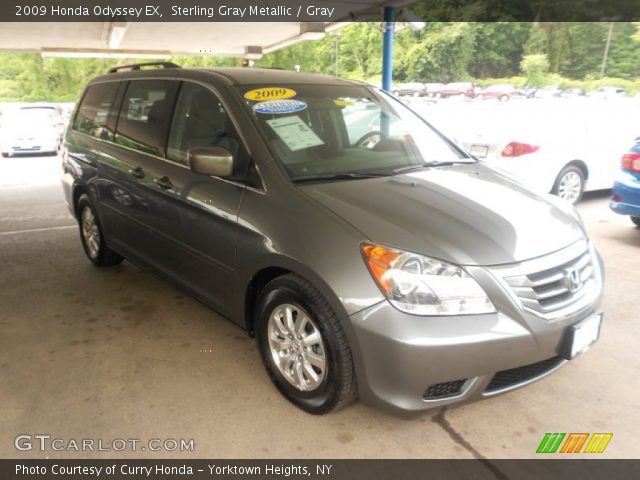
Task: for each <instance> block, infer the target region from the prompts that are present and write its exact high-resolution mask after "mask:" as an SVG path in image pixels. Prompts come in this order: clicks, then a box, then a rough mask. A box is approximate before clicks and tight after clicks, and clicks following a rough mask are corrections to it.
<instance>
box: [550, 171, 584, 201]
mask: <svg viewBox="0 0 640 480" xmlns="http://www.w3.org/2000/svg"><path fill="white" fill-rule="evenodd" d="M551 193H553V194H554V195H557V196H558V197H560V198H562V199H564V200H566V201H567V202H569V203H571V204H573V205H575V204H576V203H578V202H579V201H580V199H581V198H582V194H583V193H584V173H583V172H582V170H581V169H580V168H578V167H576V166H575V165H569V166H567V167H565V168H563V169H562V171H561V172H560V173H559V174H558V177H557V178H556V181H555V183H554V184H553V189H552V190H551Z"/></svg>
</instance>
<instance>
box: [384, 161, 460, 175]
mask: <svg viewBox="0 0 640 480" xmlns="http://www.w3.org/2000/svg"><path fill="white" fill-rule="evenodd" d="M457 163H471V162H463V161H457V162H452V161H446V162H439V161H437V160H434V161H433V162H425V163H421V164H420V165H407V166H405V167H400V168H396V169H394V170H393V173H405V172H412V171H414V170H422V169H423V168H430V167H448V166H450V165H455V164H457Z"/></svg>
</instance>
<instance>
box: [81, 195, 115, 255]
mask: <svg viewBox="0 0 640 480" xmlns="http://www.w3.org/2000/svg"><path fill="white" fill-rule="evenodd" d="M76 211H77V212H78V227H79V229H80V240H81V241H82V247H83V248H84V253H85V254H86V255H87V257H88V258H89V260H91V262H92V263H93V264H94V265H96V266H98V267H108V266H111V265H117V264H118V263H120V262H122V260H123V258H122V257H121V256H120V255H118V254H117V253H116V252H114V251H113V250H111V249H110V248H109V247H108V246H107V245H106V243H105V239H104V235H103V233H102V227H101V226H100V221H99V219H98V215H97V214H96V210H95V208H94V206H93V203H92V202H91V198H90V197H89V195H87V194H86V193H83V194H82V195H80V198H79V199H78V203H77V205H76Z"/></svg>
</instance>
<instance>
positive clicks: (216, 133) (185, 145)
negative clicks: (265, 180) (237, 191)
mask: <svg viewBox="0 0 640 480" xmlns="http://www.w3.org/2000/svg"><path fill="white" fill-rule="evenodd" d="M204 146H218V147H224V148H226V149H227V150H229V151H230V152H231V154H232V155H233V158H234V163H235V168H234V177H244V176H245V175H246V172H247V170H248V166H249V165H248V164H249V157H248V154H247V152H246V150H245V149H244V148H243V146H242V142H241V141H240V137H239V136H238V134H237V132H236V130H235V128H234V125H233V122H232V121H231V118H230V117H229V114H228V113H227V112H226V111H225V109H224V107H223V106H222V103H221V102H220V100H219V99H218V97H216V96H215V95H214V94H213V93H212V92H211V91H210V90H207V89H206V88H204V87H201V86H200V85H196V84H193V83H188V82H185V83H184V84H183V85H182V88H181V89H180V96H179V97H178V102H177V104H176V109H175V113H174V115H173V123H172V125H171V133H170V134H169V145H168V147H167V158H168V159H169V160H173V161H174V162H178V163H182V164H184V165H186V164H187V163H188V162H187V152H188V151H189V149H191V148H193V147H204Z"/></svg>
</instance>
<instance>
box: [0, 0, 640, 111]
mask: <svg viewBox="0 0 640 480" xmlns="http://www.w3.org/2000/svg"><path fill="white" fill-rule="evenodd" d="M486 7H487V3H486V2H485V3H483V2H474V1H471V0H468V1H456V2H440V1H437V0H422V1H421V2H418V3H417V4H416V5H415V8H414V10H415V11H416V13H418V14H420V15H422V16H425V15H427V16H428V18H434V19H435V18H446V17H447V15H450V14H455V15H456V18H460V19H466V20H468V21H467V22H456V23H450V22H428V23H427V24H426V26H425V28H423V29H422V30H420V31H418V32H414V31H411V30H410V29H408V28H404V25H403V24H401V23H397V24H396V34H395V45H394V81H396V82H404V81H419V82H430V81H434V82H448V81H456V80H465V79H471V78H476V79H478V82H479V83H480V84H486V83H490V82H494V81H495V82H497V79H502V80H501V82H506V83H513V84H515V85H521V84H525V83H529V84H535V85H550V84H553V85H560V86H580V88H586V89H592V88H597V87H598V86H601V85H605V84H606V85H610V84H611V85H612V86H621V87H624V88H627V89H630V90H631V91H636V90H638V78H639V77H640V22H636V23H631V22H626V23H625V22H617V23H615V24H613V34H612V37H611V46H610V51H609V56H608V60H607V64H606V69H605V74H606V77H605V78H604V79H602V80H598V78H599V77H600V69H601V66H602V59H603V54H604V49H605V44H606V40H607V35H608V32H609V26H610V24H609V23H608V22H601V23H588V22H583V23H549V22H539V23H519V22H509V21H496V22H493V23H477V22H474V21H473V20H474V18H478V16H479V15H482V16H484V17H486V15H488V14H491V12H488V11H485V10H482V9H483V8H486ZM505 8H506V7H505ZM513 8H514V9H515V10H514V11H513V12H512V13H514V12H515V13H517V11H518V9H517V8H516V7H513ZM518 8H521V7H518ZM515 13H514V14H515ZM425 18H427V17H425ZM495 18H496V20H510V19H511V18H512V17H510V14H509V11H508V10H504V9H503V10H500V11H499V12H497V13H496V17H495ZM243 28H244V27H243ZM247 28H248V27H247ZM169 60H171V61H173V62H175V63H178V64H179V65H183V66H185V67H219V66H240V64H241V59H239V58H216V57H210V56H202V57H174V58H171V59H169ZM136 61H143V62H144V61H149V60H144V59H135V58H131V59H122V60H117V59H99V58H42V57H41V56H40V55H38V54H35V53H2V54H0V101H37V100H48V101H74V100H76V99H77V98H78V96H79V95H80V93H81V91H82V88H83V87H84V85H86V83H87V82H88V81H89V80H90V79H91V78H93V77H95V76H96V75H100V74H103V73H105V72H106V71H107V70H108V69H109V68H110V67H112V66H114V65H117V64H123V63H134V62H136ZM256 66H258V67H269V68H284V69H288V70H294V69H295V68H296V66H299V68H300V70H301V71H303V72H315V73H324V74H328V75H336V74H338V75H339V76H340V77H343V78H348V79H356V80H364V81H368V82H371V83H379V82H380V78H381V73H382V72H381V68H382V32H381V29H380V24H378V23H362V22H360V23H354V24H352V25H349V26H348V27H346V28H344V29H341V30H339V31H337V32H334V33H332V34H329V35H327V36H325V37H324V38H323V39H321V40H317V41H306V42H301V43H297V44H294V45H291V46H290V47H287V48H284V49H282V50H278V51H275V52H272V53H269V54H267V55H265V56H264V57H263V58H262V59H261V60H259V61H257V62H256ZM483 79H484V80H483ZM485 80H486V81H485Z"/></svg>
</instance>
